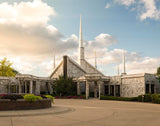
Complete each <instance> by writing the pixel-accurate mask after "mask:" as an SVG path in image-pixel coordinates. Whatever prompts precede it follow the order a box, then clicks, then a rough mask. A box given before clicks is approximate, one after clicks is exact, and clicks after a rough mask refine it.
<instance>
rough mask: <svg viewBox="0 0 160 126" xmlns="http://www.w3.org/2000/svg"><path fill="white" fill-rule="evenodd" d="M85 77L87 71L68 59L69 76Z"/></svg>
mask: <svg viewBox="0 0 160 126" xmlns="http://www.w3.org/2000/svg"><path fill="white" fill-rule="evenodd" d="M84 75H85V71H84V70H83V69H82V68H81V67H80V66H79V65H78V64H77V63H76V62H74V61H73V60H71V59H70V58H67V76H68V77H74V78H79V77H81V76H84Z"/></svg>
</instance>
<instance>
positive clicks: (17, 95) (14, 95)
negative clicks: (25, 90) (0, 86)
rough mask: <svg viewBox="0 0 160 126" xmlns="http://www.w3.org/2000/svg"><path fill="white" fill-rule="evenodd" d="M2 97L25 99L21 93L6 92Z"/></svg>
mask: <svg viewBox="0 0 160 126" xmlns="http://www.w3.org/2000/svg"><path fill="white" fill-rule="evenodd" d="M1 98H2V99H10V100H14V101H16V100H17V99H23V96H22V95H19V94H5V95H2V96H1Z"/></svg>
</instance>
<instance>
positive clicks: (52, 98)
mask: <svg viewBox="0 0 160 126" xmlns="http://www.w3.org/2000/svg"><path fill="white" fill-rule="evenodd" d="M45 97H46V98H50V99H51V100H52V103H54V97H52V96H51V95H45Z"/></svg>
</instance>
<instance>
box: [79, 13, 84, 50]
mask: <svg viewBox="0 0 160 126" xmlns="http://www.w3.org/2000/svg"><path fill="white" fill-rule="evenodd" d="M79 47H83V37H82V19H81V15H80V26H79Z"/></svg>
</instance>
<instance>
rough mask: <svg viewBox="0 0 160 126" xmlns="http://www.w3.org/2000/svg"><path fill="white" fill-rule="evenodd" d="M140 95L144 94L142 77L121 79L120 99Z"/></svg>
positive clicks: (143, 79)
mask: <svg viewBox="0 0 160 126" xmlns="http://www.w3.org/2000/svg"><path fill="white" fill-rule="evenodd" d="M142 94H145V78H144V76H141V77H124V78H122V85H121V97H137V96H138V95H142Z"/></svg>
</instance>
